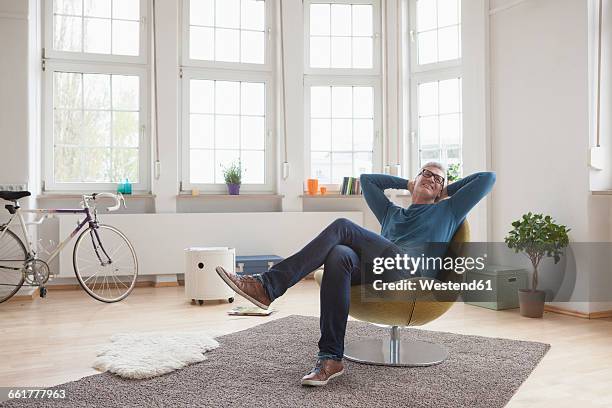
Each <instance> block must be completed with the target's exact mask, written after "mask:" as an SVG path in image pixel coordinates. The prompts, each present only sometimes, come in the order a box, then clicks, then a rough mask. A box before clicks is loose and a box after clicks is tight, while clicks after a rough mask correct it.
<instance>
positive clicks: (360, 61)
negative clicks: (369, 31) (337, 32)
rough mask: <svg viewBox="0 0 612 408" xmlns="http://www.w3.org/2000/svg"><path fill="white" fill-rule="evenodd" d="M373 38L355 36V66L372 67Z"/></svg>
mask: <svg viewBox="0 0 612 408" xmlns="http://www.w3.org/2000/svg"><path fill="white" fill-rule="evenodd" d="M372 55H373V50H372V39H371V38H362V37H353V68H372V67H373V65H372Z"/></svg>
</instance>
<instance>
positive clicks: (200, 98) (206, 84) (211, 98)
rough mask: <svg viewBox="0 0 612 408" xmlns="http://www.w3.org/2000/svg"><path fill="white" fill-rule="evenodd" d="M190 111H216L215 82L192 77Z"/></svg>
mask: <svg viewBox="0 0 612 408" xmlns="http://www.w3.org/2000/svg"><path fill="white" fill-rule="evenodd" d="M189 111H190V112H196V113H214V111H215V82H214V81H205V80H194V79H192V80H191V81H190V83H189Z"/></svg>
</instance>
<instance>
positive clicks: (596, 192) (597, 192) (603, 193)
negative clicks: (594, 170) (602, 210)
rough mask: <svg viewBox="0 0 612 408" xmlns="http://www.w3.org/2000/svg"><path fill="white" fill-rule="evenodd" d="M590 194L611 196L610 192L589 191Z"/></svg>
mask: <svg viewBox="0 0 612 408" xmlns="http://www.w3.org/2000/svg"><path fill="white" fill-rule="evenodd" d="M591 194H592V195H602V196H607V195H612V190H593V191H591Z"/></svg>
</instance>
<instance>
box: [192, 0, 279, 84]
mask: <svg viewBox="0 0 612 408" xmlns="http://www.w3.org/2000/svg"><path fill="white" fill-rule="evenodd" d="M272 2H273V0H265V19H266V26H265V27H264V36H265V37H264V38H265V44H264V53H265V55H264V63H263V64H254V63H248V62H227V61H210V60H198V59H191V58H190V56H189V49H190V44H189V42H190V35H189V5H190V0H181V10H182V12H181V23H180V27H181V40H182V45H181V47H180V48H181V63H182V65H183V66H185V67H191V68H193V67H201V68H215V69H235V70H240V71H242V70H244V71H266V72H268V71H272V69H273V63H274V61H273V58H274V44H273V41H272V32H273V30H272V27H273V22H274V7H273V6H272Z"/></svg>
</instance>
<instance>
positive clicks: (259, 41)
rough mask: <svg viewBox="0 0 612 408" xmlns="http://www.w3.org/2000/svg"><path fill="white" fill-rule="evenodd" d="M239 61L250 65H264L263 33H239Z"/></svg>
mask: <svg viewBox="0 0 612 408" xmlns="http://www.w3.org/2000/svg"><path fill="white" fill-rule="evenodd" d="M240 52H241V56H240V61H241V62H246V63H250V64H263V63H264V56H265V51H264V33H263V32H254V31H242V32H241V44H240Z"/></svg>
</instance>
